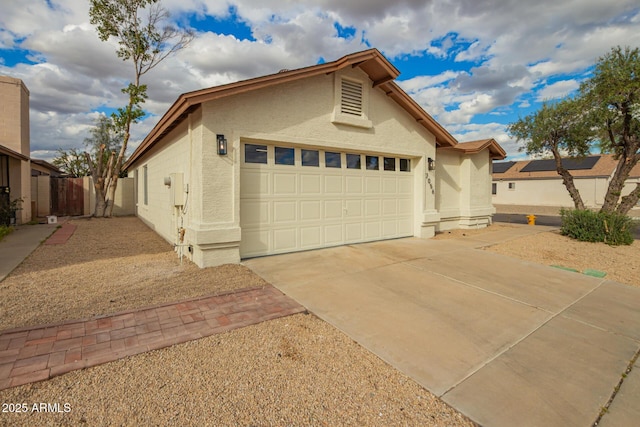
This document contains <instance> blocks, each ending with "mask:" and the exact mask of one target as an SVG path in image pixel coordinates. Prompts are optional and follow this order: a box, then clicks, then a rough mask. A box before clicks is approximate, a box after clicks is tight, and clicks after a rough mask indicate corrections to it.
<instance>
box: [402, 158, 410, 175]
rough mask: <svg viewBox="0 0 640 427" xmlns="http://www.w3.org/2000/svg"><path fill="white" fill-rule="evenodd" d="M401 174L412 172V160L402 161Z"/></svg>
mask: <svg viewBox="0 0 640 427" xmlns="http://www.w3.org/2000/svg"><path fill="white" fill-rule="evenodd" d="M400 172H411V160H409V159H400Z"/></svg>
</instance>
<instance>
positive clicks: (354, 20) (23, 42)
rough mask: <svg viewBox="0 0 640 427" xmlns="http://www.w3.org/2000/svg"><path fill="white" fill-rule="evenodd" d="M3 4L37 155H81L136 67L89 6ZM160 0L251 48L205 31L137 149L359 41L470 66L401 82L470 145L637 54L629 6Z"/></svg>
mask: <svg viewBox="0 0 640 427" xmlns="http://www.w3.org/2000/svg"><path fill="white" fill-rule="evenodd" d="M4 3H6V4H3V8H2V14H0V48H21V49H27V50H29V51H31V52H32V53H33V54H34V55H35V59H36V60H37V62H39V63H38V64H35V65H30V64H19V65H16V66H10V65H7V64H8V62H7V61H6V60H4V61H3V59H2V58H0V74H8V75H11V76H14V77H18V78H21V79H23V80H24V81H25V83H26V84H27V86H28V87H29V89H30V91H31V107H32V110H31V111H32V114H31V120H32V132H31V135H32V145H33V147H34V150H42V151H46V150H47V148H52V149H54V150H55V148H57V147H58V146H62V147H68V146H69V144H74V143H75V144H76V145H77V144H78V143H79V144H81V142H82V139H83V138H84V135H82V132H83V129H84V130H86V126H89V125H90V124H91V123H92V120H91V114H92V111H94V110H96V109H98V108H100V107H101V106H107V107H117V106H120V105H123V104H124V102H125V99H124V96H123V94H122V93H121V92H120V88H122V87H123V86H124V85H126V83H127V81H128V79H130V78H131V76H132V74H131V71H130V65H129V64H127V63H124V62H122V61H121V60H120V59H118V58H117V57H116V55H115V48H116V46H115V45H114V44H113V43H104V42H101V41H100V40H99V39H98V37H97V34H96V32H95V29H94V28H93V26H92V25H90V24H89V17H88V10H89V3H88V2H87V1H86V0H50V1H48V2H47V1H43V0H22V1H13V2H11V1H7V2H4ZM162 3H163V5H165V6H166V7H167V8H168V9H169V10H170V11H171V12H172V15H173V17H174V18H175V19H177V20H178V21H179V22H185V19H186V18H185V15H186V14H189V15H193V14H196V15H198V16H201V17H205V16H207V15H209V16H216V17H223V18H224V17H226V16H228V15H229V10H230V8H231V9H233V10H234V11H235V14H236V15H237V16H238V17H239V19H241V20H242V21H243V22H244V23H245V24H246V25H248V26H249V27H250V29H251V31H252V32H253V35H254V37H255V38H256V41H249V40H238V39H236V38H235V37H233V36H223V35H219V34H216V33H215V30H216V29H215V28H212V29H211V31H208V32H201V33H199V34H197V37H196V39H195V40H194V41H193V43H192V44H191V45H190V46H189V47H188V48H187V49H185V50H183V51H181V52H180V53H179V54H178V55H176V56H175V57H172V58H170V59H169V60H167V61H165V62H164V63H163V64H161V65H160V66H159V67H157V69H154V70H153V71H152V72H151V73H149V74H148V75H147V76H145V83H147V84H148V85H149V96H150V98H149V100H148V102H147V103H146V108H147V109H148V110H149V111H150V112H151V113H153V116H152V117H149V118H147V119H146V120H145V121H144V122H142V123H140V124H138V125H136V126H135V127H134V132H137V133H138V134H136V138H134V140H135V141H139V140H140V139H142V138H143V137H144V135H145V133H144V132H146V131H148V130H149V129H150V128H151V126H152V125H153V123H155V121H157V119H158V118H159V117H160V116H161V115H162V114H163V113H164V112H165V111H166V109H167V108H168V107H169V105H171V103H172V102H173V101H174V100H175V99H176V98H177V96H178V95H179V94H180V93H183V92H187V91H191V90H196V89H199V88H202V87H208V86H214V85H218V84H222V83H227V82H231V81H235V80H239V79H244V78H248V77H253V76H257V75H263V74H268V73H273V72H277V71H278V70H280V69H283V68H297V67H301V66H307V65H312V64H314V63H315V62H316V61H317V60H318V58H320V57H323V58H326V59H327V60H332V59H336V58H338V57H340V56H342V55H344V54H347V53H350V52H353V51H357V50H361V49H364V48H366V47H367V45H366V44H364V43H363V38H364V41H365V42H367V43H369V45H371V46H374V47H377V48H378V49H380V50H381V51H382V52H383V53H384V54H385V55H387V56H389V57H390V58H391V59H395V58H406V57H413V56H415V57H423V58H425V61H426V60H427V58H428V59H431V60H433V61H437V60H438V59H449V60H452V61H457V62H456V63H457V64H461V65H465V70H452V69H449V70H448V71H442V72H439V73H438V74H434V72H433V71H432V69H431V68H430V67H427V68H426V69H425V70H424V72H423V73H421V74H422V75H420V74H418V75H415V76H414V77H412V78H410V79H407V80H404V81H401V82H399V83H400V85H401V86H402V87H403V88H404V89H405V90H406V91H407V92H409V93H410V94H411V95H412V96H413V97H414V98H415V99H416V100H417V101H418V102H419V103H420V104H421V105H422V106H423V107H424V108H425V109H426V110H427V111H428V112H429V113H430V114H432V115H434V116H435V117H436V118H437V119H438V120H439V121H441V122H442V124H444V125H446V126H448V127H452V128H454V129H455V128H456V126H463V127H464V128H463V129H464V130H465V132H462V131H461V134H460V135H465V138H464V139H466V140H468V139H474V138H475V137H474V135H480V134H481V133H480V131H479V130H477V131H474V132H478V133H477V134H473V133H470V132H471V130H470V129H471V128H469V126H473V125H474V123H473V120H474V118H475V117H476V116H477V115H478V114H484V113H492V112H495V111H498V109H501V110H499V111H503V110H502V109H504V108H507V107H511V108H528V107H529V106H530V104H531V103H532V102H536V101H537V100H540V99H543V98H557V97H561V96H563V95H564V94H566V93H568V92H570V91H571V90H573V89H575V88H576V87H577V86H576V85H577V84H578V81H579V79H580V78H583V77H582V76H578V75H579V74H581V73H583V72H584V71H585V70H586V69H587V68H588V67H589V66H590V65H592V64H593V63H594V61H595V60H596V59H597V58H598V57H599V56H601V55H602V54H604V53H605V52H607V51H608V50H609V49H610V48H611V46H615V45H631V46H640V32H639V31H637V24H638V22H640V9H639V8H638V6H637V0H618V1H616V2H614V3H611V2H602V1H601V0H571V1H565V2H559V1H557V0H540V1H538V2H522V1H521V0H487V1H483V2H477V1H471V0H462V1H461V0H433V1H429V2H425V1H424V0H396V1H393V2H389V1H387V0H353V1H344V0H299V1H282V0H224V1H220V0H162ZM336 22H338V23H340V25H341V26H343V27H351V28H354V29H355V36H354V37H352V38H349V39H344V38H340V37H338V34H337V31H336V29H335V27H334V25H335V23H336ZM469 63H473V68H470V67H469V66H467V65H466V64H469ZM453 68H455V67H453ZM558 79H560V81H557V82H556V83H553V84H551V85H548V86H545V85H544V83H545V82H546V81H549V80H551V81H556V80H558ZM516 105H517V107H515V106H516ZM496 120H498V119H497V118H496ZM482 126H483V127H482V129H483V130H482V132H484V133H482V135H486V136H487V137H488V136H491V135H488V134H487V132H489V131H494V132H496V135H497V137H496V135H493V136H494V137H496V139H497V140H499V141H500V140H501V139H503V140H504V141H505V144H508V145H509V146H511V145H513V142H512V141H510V140H509V139H508V137H506V136H504V135H506V134H504V131H503V130H500V129H498V128H496V127H491V126H487V125H482ZM501 132H502V133H501ZM456 135H458V134H457V133H456ZM467 136H469V137H467ZM472 137H473V138H472ZM483 137H484V136H483ZM505 138H507V139H505ZM135 141H134V142H133V143H132V146H133V145H135Z"/></svg>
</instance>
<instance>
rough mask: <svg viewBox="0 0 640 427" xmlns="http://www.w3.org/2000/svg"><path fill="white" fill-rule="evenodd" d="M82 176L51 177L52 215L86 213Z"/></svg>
mask: <svg viewBox="0 0 640 427" xmlns="http://www.w3.org/2000/svg"><path fill="white" fill-rule="evenodd" d="M82 181H83V179H82V178H51V215H57V216H79V215H83V214H84V190H83V187H82Z"/></svg>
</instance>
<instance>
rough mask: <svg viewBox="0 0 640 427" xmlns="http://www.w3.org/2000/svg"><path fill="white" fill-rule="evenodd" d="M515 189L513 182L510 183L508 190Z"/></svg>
mask: <svg viewBox="0 0 640 427" xmlns="http://www.w3.org/2000/svg"><path fill="white" fill-rule="evenodd" d="M515 189H516V183H515V182H510V183H509V190H515Z"/></svg>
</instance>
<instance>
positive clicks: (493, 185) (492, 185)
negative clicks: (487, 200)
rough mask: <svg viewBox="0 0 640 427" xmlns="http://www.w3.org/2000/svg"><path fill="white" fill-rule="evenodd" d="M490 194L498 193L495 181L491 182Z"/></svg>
mask: <svg viewBox="0 0 640 427" xmlns="http://www.w3.org/2000/svg"><path fill="white" fill-rule="evenodd" d="M491 194H494V195H495V194H498V184H497V183H495V182H492V183H491Z"/></svg>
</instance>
